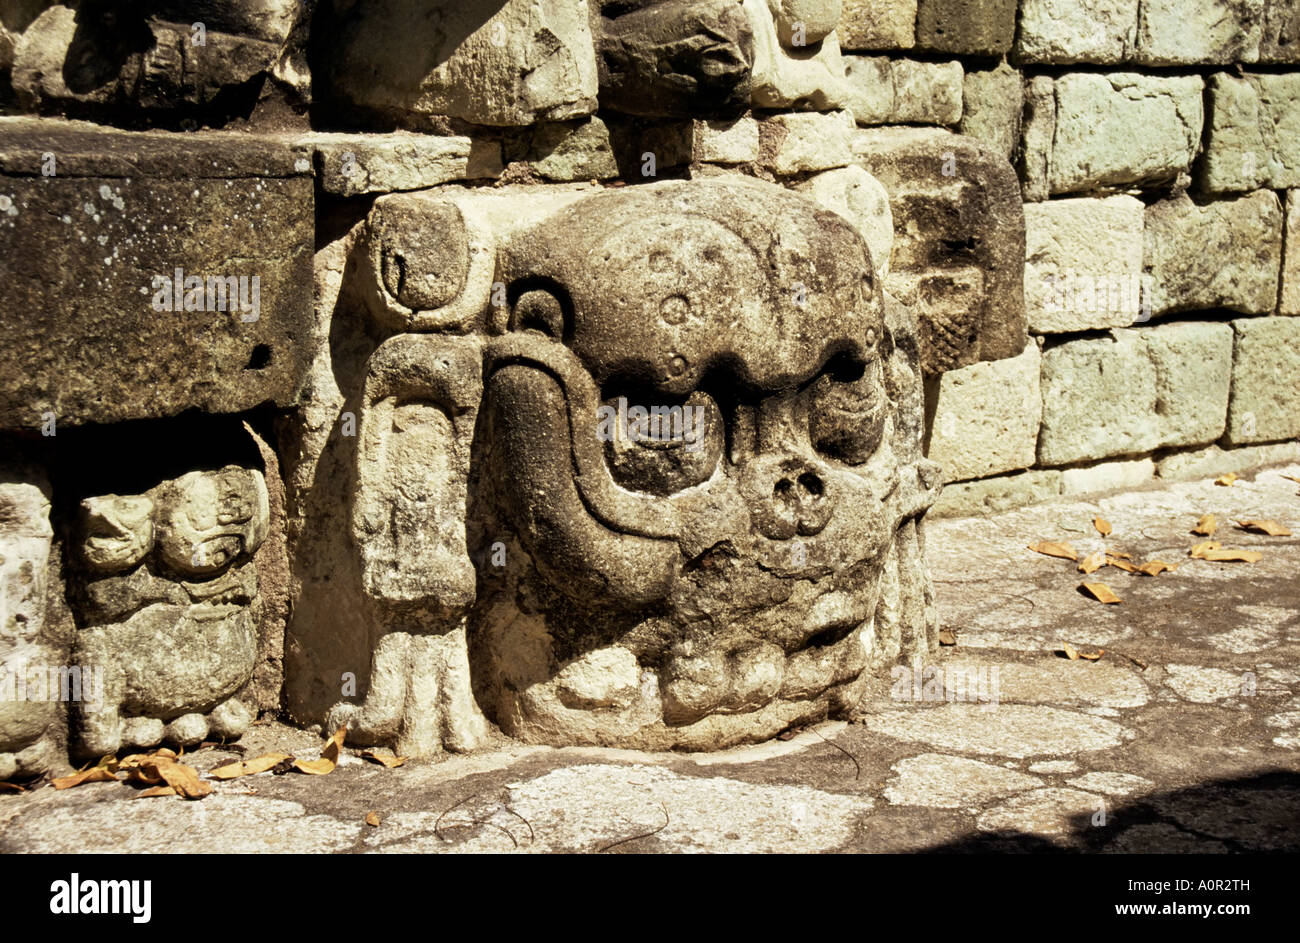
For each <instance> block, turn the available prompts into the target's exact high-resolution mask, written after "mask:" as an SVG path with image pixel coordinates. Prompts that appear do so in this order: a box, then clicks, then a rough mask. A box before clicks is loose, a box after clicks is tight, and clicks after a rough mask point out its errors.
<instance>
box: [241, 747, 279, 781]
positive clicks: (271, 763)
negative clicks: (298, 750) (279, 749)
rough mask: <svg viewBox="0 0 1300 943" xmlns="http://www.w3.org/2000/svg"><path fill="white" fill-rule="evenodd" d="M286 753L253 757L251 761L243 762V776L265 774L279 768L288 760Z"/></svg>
mask: <svg viewBox="0 0 1300 943" xmlns="http://www.w3.org/2000/svg"><path fill="white" fill-rule="evenodd" d="M289 758H290V757H289V754H288V753H268V754H266V755H265V756H259V757H255V758H254V759H251V760H245V761H244V775H245V776H253V775H255V774H257V773H265V772H266V771H267V770H269V769H272V768H274V767H276V766H279V765H280V764H281V763H283V762H284V761H285V760H287V759H289Z"/></svg>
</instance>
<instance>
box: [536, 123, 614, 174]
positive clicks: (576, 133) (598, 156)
mask: <svg viewBox="0 0 1300 943" xmlns="http://www.w3.org/2000/svg"><path fill="white" fill-rule="evenodd" d="M532 153H533V160H532V161H531V163H532V168H533V170H534V171H535V172H536V173H537V174H538V175H540V176H542V177H545V178H546V179H547V180H556V181H562V182H569V181H574V180H610V179H613V178H614V177H617V176H618V164H617V163H616V162H615V160H614V150H613V148H612V146H611V145H610V141H609V128H607V127H606V126H605V122H603V121H601V120H600V119H599V118H596V117H591V118H584V119H582V120H581V121H578V122H575V123H573V124H551V125H542V126H541V127H539V128H537V129H536V130H535V131H534V132H533V141H532Z"/></svg>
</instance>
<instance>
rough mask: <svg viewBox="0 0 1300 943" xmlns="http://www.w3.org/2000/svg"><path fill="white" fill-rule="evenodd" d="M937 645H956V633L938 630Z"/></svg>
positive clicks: (949, 630) (948, 630)
mask: <svg viewBox="0 0 1300 943" xmlns="http://www.w3.org/2000/svg"><path fill="white" fill-rule="evenodd" d="M939 644H940V645H956V644H957V633H956V632H954V631H953V630H952V629H940V630H939Z"/></svg>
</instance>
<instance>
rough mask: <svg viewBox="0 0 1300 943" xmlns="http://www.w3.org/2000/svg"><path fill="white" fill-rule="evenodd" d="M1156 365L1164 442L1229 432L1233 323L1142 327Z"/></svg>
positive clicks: (1196, 440) (1196, 441) (1194, 441)
mask: <svg viewBox="0 0 1300 943" xmlns="http://www.w3.org/2000/svg"><path fill="white" fill-rule="evenodd" d="M1140 333H1141V335H1142V339H1143V340H1144V341H1145V342H1146V346H1147V356H1148V357H1149V358H1150V359H1151V363H1152V364H1153V365H1154V366H1155V369H1156V415H1157V416H1158V417H1159V428H1160V441H1159V442H1158V443H1157V444H1158V445H1159V446H1160V447H1162V448H1163V447H1165V446H1183V445H1203V444H1205V443H1207V442H1213V441H1214V440H1215V439H1217V438H1218V437H1219V436H1220V435H1222V434H1223V429H1224V423H1225V421H1226V416H1227V412H1228V388H1229V386H1230V384H1231V381H1232V329H1231V328H1230V327H1229V326H1228V325H1226V324H1219V323H1213V322H1191V321H1189V322H1184V323H1180V324H1162V325H1158V326H1156V327H1152V328H1144V329H1142V330H1141V331H1140Z"/></svg>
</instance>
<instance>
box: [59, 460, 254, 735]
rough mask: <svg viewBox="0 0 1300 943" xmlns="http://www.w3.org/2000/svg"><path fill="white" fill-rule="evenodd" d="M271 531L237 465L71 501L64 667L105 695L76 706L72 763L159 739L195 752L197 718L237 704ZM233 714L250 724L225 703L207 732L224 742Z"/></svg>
mask: <svg viewBox="0 0 1300 943" xmlns="http://www.w3.org/2000/svg"><path fill="white" fill-rule="evenodd" d="M269 522H270V511H269V504H268V497H267V490H266V484H265V481H264V480H263V477H262V474H261V472H259V471H256V470H253V469H247V468H242V467H240V466H236V465H228V466H226V467H224V468H222V469H220V470H219V471H194V472H190V473H188V474H186V475H183V476H181V477H180V478H177V479H172V480H167V481H164V482H162V483H161V484H159V485H157V486H155V487H154V488H152V489H150V490H148V491H146V492H145V493H143V494H133V495H118V494H109V495H100V496H96V497H91V498H87V499H85V500H84V501H82V502H81V505H80V507H79V513H78V520H77V539H78V545H77V550H78V554H77V555H78V557H79V558H80V559H79V562H80V564H81V570H80V576H81V580H82V582H81V587H80V592H78V593H77V594H76V598H77V600H78V602H77V607H78V609H79V616H80V620H79V623H80V625H81V626H82V628H81V629H80V631H79V632H78V633H77V641H76V650H75V655H74V658H75V660H76V661H77V663H79V664H81V665H82V666H83V669H88V670H90V671H95V672H102V673H103V688H104V690H103V699H102V702H101V703H98V704H92V703H90V702H85V701H83V702H81V703H79V704H76V705H75V711H76V714H77V718H78V723H76V724H75V725H74V730H75V731H76V734H77V741H76V743H75V744H74V746H73V752H74V753H75V754H76V755H78V756H94V757H98V756H103V755H105V754H107V753H116V752H117V751H118V750H119V749H121V748H122V747H123V746H140V747H147V746H154V745H156V744H157V743H158V742H159V741H160V740H162V739H164V738H168V739H170V740H172V742H177V743H181V744H182V745H185V746H189V745H193V744H195V743H198V742H199V741H201V740H203V739H204V738H205V737H206V736H207V734H208V732H209V729H210V727H211V722H210V721H209V720H208V719H207V716H206V715H209V714H211V712H213V711H214V710H215V709H216V708H218V707H219V706H221V705H223V704H227V703H228V702H230V701H231V700H232V699H235V700H237V695H238V693H239V691H240V689H241V688H243V687H244V685H245V684H247V683H248V681H249V680H250V679H251V678H252V675H253V670H254V668H255V667H256V660H257V652H258V630H257V617H256V613H255V611H254V606H255V603H256V600H257V596H258V575H257V567H256V566H255V564H254V563H253V562H252V557H253V555H254V554H255V553H256V552H257V549H258V548H259V547H260V546H261V545H262V542H263V540H265V538H266V534H267V528H268V526H269ZM190 715H192V716H190ZM240 717H242V718H243V719H244V723H243V726H244V727H246V726H247V724H248V723H250V722H251V721H252V719H253V716H252V712H251V711H248V710H247V709H246V708H244V707H243V705H239V706H237V707H236V706H227V707H226V708H225V709H224V710H223V711H222V712H220V713H219V714H218V716H217V723H218V725H219V726H221V727H222V728H223V729H224V730H226V731H227V733H228V734H230V733H231V731H230V727H231V725H232V722H235V723H236V726H237V721H238V719H239V718H240ZM178 718H184V722H179V721H178ZM169 722H176V723H175V724H172V723H169ZM164 724H166V726H165V727H164ZM242 733H243V729H237V730H235V731H233V735H236V736H237V735H239V734H242Z"/></svg>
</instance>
